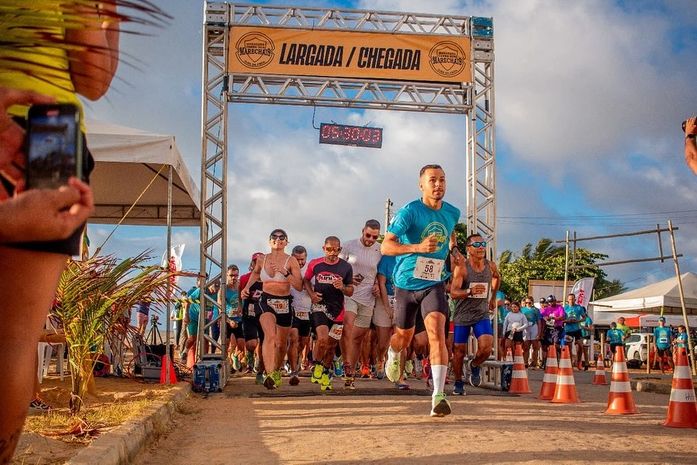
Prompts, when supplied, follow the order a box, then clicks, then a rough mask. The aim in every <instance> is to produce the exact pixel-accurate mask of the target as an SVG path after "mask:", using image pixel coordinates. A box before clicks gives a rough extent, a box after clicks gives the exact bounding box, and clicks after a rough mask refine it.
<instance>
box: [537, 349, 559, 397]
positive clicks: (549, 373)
mask: <svg viewBox="0 0 697 465" xmlns="http://www.w3.org/2000/svg"><path fill="white" fill-rule="evenodd" d="M557 365H558V364H557V348H556V347H554V344H552V345H551V346H549V349H548V350H547V362H546V364H545V375H544V376H543V377H542V387H541V388H540V396H539V399H542V400H552V398H553V397H554V388H555V387H556V386H557V372H558V371H559V370H558V368H557Z"/></svg>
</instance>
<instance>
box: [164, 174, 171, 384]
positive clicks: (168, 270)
mask: <svg viewBox="0 0 697 465" xmlns="http://www.w3.org/2000/svg"><path fill="white" fill-rule="evenodd" d="M171 259H172V165H169V172H168V173H167V272H168V273H171V272H172V270H171V269H170V266H169V263H170V260H171ZM171 312H172V280H171V278H170V277H169V276H168V277H167V314H166V317H165V318H166V320H167V323H166V324H165V328H166V329H165V354H167V358H168V362H167V363H172V355H173V354H171V353H170V351H169V348H170V343H169V338H170V337H171V335H170V325H171ZM169 378H170V370H169V366H167V367H165V385H167V386H169V383H170V379H169Z"/></svg>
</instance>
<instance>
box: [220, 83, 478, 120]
mask: <svg viewBox="0 0 697 465" xmlns="http://www.w3.org/2000/svg"><path fill="white" fill-rule="evenodd" d="M231 86H232V87H231V89H230V93H229V101H230V102H240V103H273V104H277V105H316V106H326V107H346V108H366V109H374V110H402V111H421V112H434V113H454V114H463V113H465V112H467V111H468V110H469V109H470V108H471V107H472V106H471V104H470V103H469V102H470V97H469V88H468V87H463V86H460V85H448V84H439V85H431V84H424V83H416V82H411V83H407V82H390V81H365V80H360V79H336V78H312V77H301V76H280V77H279V76H265V75H250V74H247V75H242V74H236V75H232V80H231Z"/></svg>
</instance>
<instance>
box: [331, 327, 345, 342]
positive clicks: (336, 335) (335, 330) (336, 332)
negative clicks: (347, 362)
mask: <svg viewBox="0 0 697 465" xmlns="http://www.w3.org/2000/svg"><path fill="white" fill-rule="evenodd" d="M343 332H344V325H339V324H336V323H334V324H333V325H332V329H330V330H329V337H331V338H332V339H336V340H337V341H338V340H339V339H341V334H342V333H343Z"/></svg>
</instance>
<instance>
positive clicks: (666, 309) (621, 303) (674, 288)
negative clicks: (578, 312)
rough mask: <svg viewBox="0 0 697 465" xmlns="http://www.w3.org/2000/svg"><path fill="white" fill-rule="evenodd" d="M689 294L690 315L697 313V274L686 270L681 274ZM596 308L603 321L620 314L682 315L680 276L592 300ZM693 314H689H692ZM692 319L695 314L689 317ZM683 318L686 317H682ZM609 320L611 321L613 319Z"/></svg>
mask: <svg viewBox="0 0 697 465" xmlns="http://www.w3.org/2000/svg"><path fill="white" fill-rule="evenodd" d="M680 277H681V280H682V285H683V292H684V296H685V308H686V310H687V314H688V315H697V274H695V273H690V272H688V273H683V274H682V275H680ZM589 309H590V310H591V311H592V312H593V316H592V318H593V321H595V322H596V323H598V324H603V321H604V320H606V319H608V318H607V317H609V318H610V320H609V321H614V319H615V318H616V316H617V315H616V314H625V315H622V316H625V317H629V316H630V315H626V314H635V315H631V316H637V315H636V314H661V313H663V314H665V315H681V316H682V307H681V305H680V290H679V288H678V280H677V278H676V277H673V278H669V279H666V280H664V281H660V282H658V283H654V284H649V285H648V286H644V287H642V288H639V289H634V290H632V291H628V292H624V293H622V294H618V295H615V296H612V297H606V298H604V299H600V300H594V301H592V302H589ZM688 318H689V317H688ZM689 319H690V320H692V318H689ZM681 320H682V318H681ZM609 321H608V323H609Z"/></svg>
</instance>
